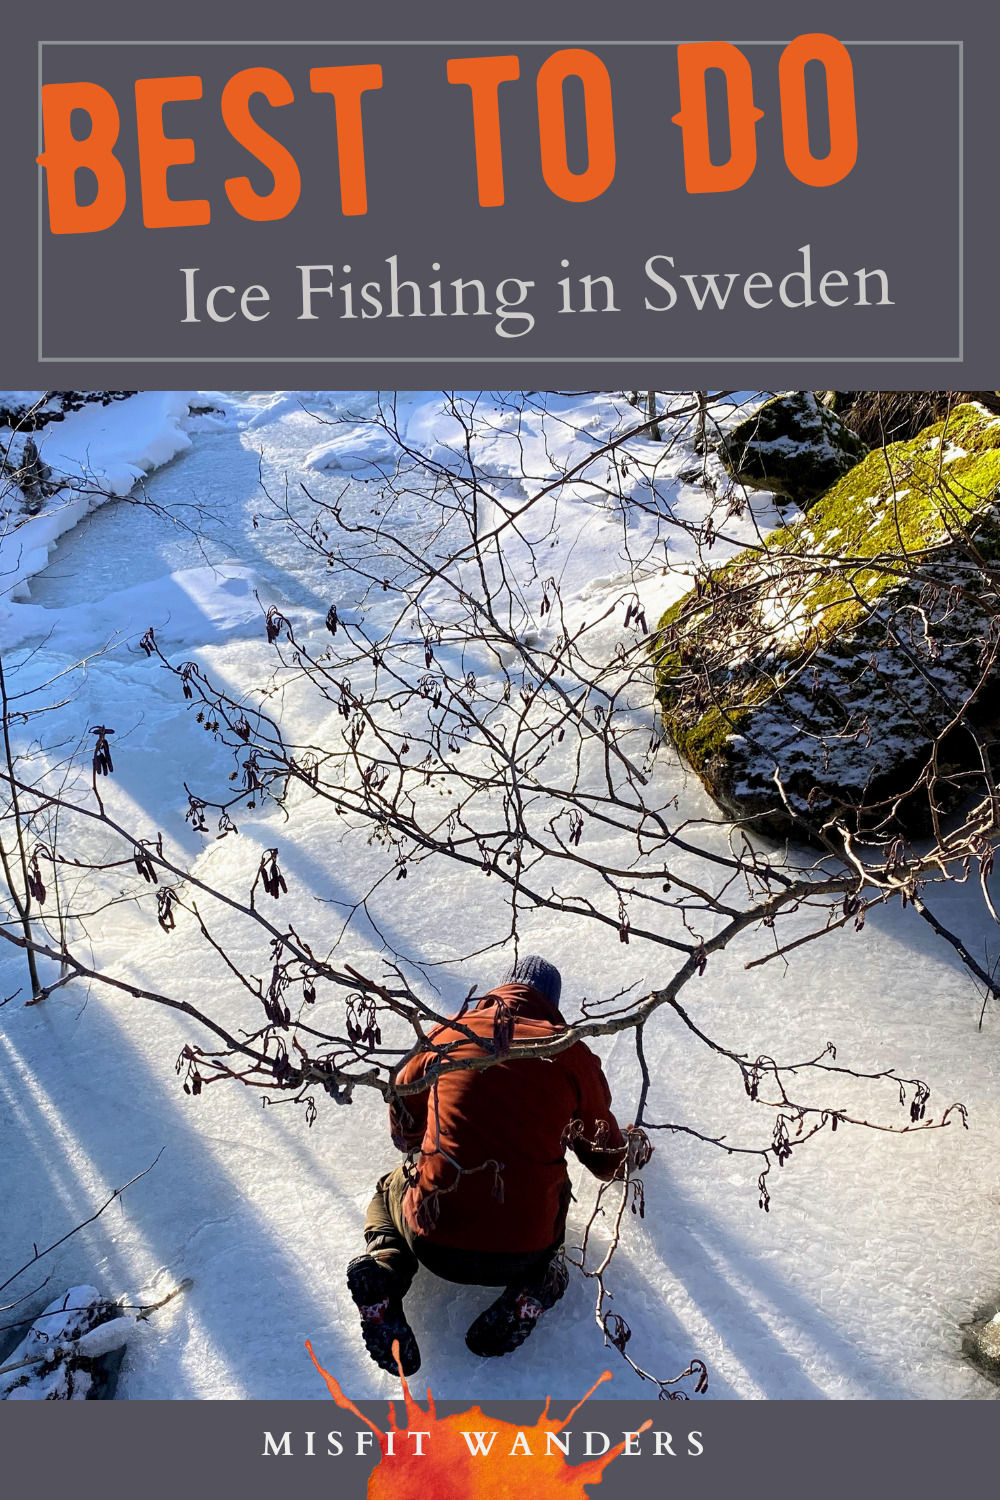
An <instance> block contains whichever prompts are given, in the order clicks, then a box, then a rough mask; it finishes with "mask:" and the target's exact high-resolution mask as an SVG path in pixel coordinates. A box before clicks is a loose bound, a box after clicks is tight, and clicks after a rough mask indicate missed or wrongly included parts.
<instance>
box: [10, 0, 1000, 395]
mask: <svg viewBox="0 0 1000 1500" xmlns="http://www.w3.org/2000/svg"><path fill="white" fill-rule="evenodd" d="M79 17H80V12H79V9H78V8H76V7H71V6H69V5H67V4H65V3H63V0H54V3H53V4H52V5H49V6H47V7H45V9H44V10H42V11H38V12H35V13H33V14H30V15H29V14H28V13H27V12H26V13H24V14H23V15H20V16H12V17H10V18H9V31H10V32H11V33H12V34H11V35H9V36H8V47H7V56H8V64H9V68H10V75H9V76H10V78H11V87H10V90H9V92H8V96H7V98H6V100H5V103H4V108H5V109H7V110H8V111H13V112H14V113H13V114H12V115H11V117H10V118H9V119H8V126H7V131H6V139H7V143H8V150H7V162H8V168H9V171H10V173H11V176H12V178H13V180H14V181H15V182H16V184H17V187H16V194H15V197H16V201H17V202H18V203H19V204H21V205H24V206H25V208H24V212H23V219H24V226H23V229H22V230H21V232H20V233H19V234H18V235H17V236H16V237H12V236H8V237H7V256H8V262H9V273H8V274H9V277H10V278H11V279H13V280H14V281H15V282H16V283H17V284H18V285H19V286H21V287H22V288H23V290H24V296H23V297H22V298H20V299H18V300H17V305H16V307H15V309H14V317H13V319H12V321H11V327H10V328H9V330H8V338H7V340H6V341H5V348H4V350H3V360H4V363H5V372H4V378H5V381H6V382H7V383H10V384H16V385H32V384H37V385H39V386H58V385H60V384H73V385H75V386H80V385H90V386H104V385H112V386H124V385H131V384H137V385H145V386H149V385H153V384H160V385H206V384H211V385H224V384H234V383H235V384H238V385H244V386H245V385H248V384H258V383H260V384H267V385H271V384H285V385H287V386H289V387H291V388H295V387H296V386H298V385H304V384H306V383H309V382H312V383H315V380H316V377H317V376H318V375H319V374H320V372H321V371H323V372H326V378H327V380H328V383H329V384H331V385H348V384H349V385H351V386H356V385H361V384H372V385H381V386H391V385H394V386H418V385H423V384H432V385H440V384H450V385H455V384H468V385H475V386H485V385H500V386H505V387H515V386H523V387H531V386H537V385H540V384H542V385H546V386H552V385H570V386H573V387H607V386H618V385H622V386H629V385H642V384H643V383H644V382H645V383H647V384H648V383H649V380H650V378H651V377H653V376H655V377H656V378H655V381H654V383H658V384H660V385H670V384H673V383H677V382H680V381H681V377H682V376H683V377H684V379H683V382H682V383H683V384H685V385H687V384H697V383H698V382H699V381H702V382H704V383H705V384H706V385H709V386H712V387H719V386H721V385H729V386H732V385H739V386H750V385H754V384H762V385H774V384H776V383H778V384H781V385H782V386H794V385H797V384H801V385H803V386H809V385H816V384H836V385H839V386H842V387H843V386H850V385H852V384H853V385H857V384H864V385H866V386H872V385H882V386H896V387H899V386H911V387H913V386H916V387H929V386H935V385H936V386H943V387H946V388H957V387H961V386H968V387H971V388H976V387H979V386H991V385H993V384H995V383H996V381H995V378H994V377H995V375H996V373H997V360H996V356H995V354H994V351H993V344H994V339H993V329H994V328H995V326H996V314H997V290H996V283H995V278H994V277H993V274H992V265H991V261H992V251H991V245H992V243H993V240H994V237H995V219H996V206H995V195H991V194H989V193H986V192H984V191H983V190H982V184H983V183H984V182H985V181H986V180H987V179H988V172H989V168H988V164H987V154H988V152H990V149H991V145H990V143H991V141H992V136H993V130H992V124H991V122H990V121H989V119H988V114H987V111H988V107H989V100H990V98H991V93H990V91H991V88H992V84H991V83H990V82H989V81H988V77H987V70H988V68H989V61H990V58H991V57H992V56H993V52H994V49H995V42H996V38H997V33H998V32H1000V20H998V19H997V17H996V16H995V15H994V14H992V13H990V12H987V11H985V10H984V9H983V7H981V6H974V5H972V4H971V3H968V0H956V3H955V4H953V5H952V6H950V7H948V9H947V12H945V13H942V11H941V8H940V7H938V6H934V7H932V6H930V5H924V4H921V3H912V4H907V5H902V4H897V5H882V6H879V7H878V9H877V10H875V9H874V8H873V7H871V6H870V5H860V4H852V3H845V4H843V5H840V6H838V7H837V8H836V11H835V13H833V14H831V13H830V11H829V8H828V7H825V6H819V5H813V4H810V3H799V4H794V5H785V4H772V5H766V6H764V7H759V8H757V9H756V10H755V11H753V12H752V15H751V16H750V17H749V18H748V15H747V12H746V9H745V7H741V6H736V5H734V4H728V3H720V4H718V5H716V6H714V7H713V10H712V13H711V28H710V31H709V32H708V33H706V30H705V28H706V25H707V24H708V23H707V21H706V18H705V15H704V13H703V12H702V13H699V14H698V16H697V17H696V18H695V19H694V21H693V22H692V21H691V20H686V21H685V20H681V19H680V18H679V17H678V16H677V14H676V13H675V12H671V11H664V10H663V8H662V6H649V5H644V4H642V3H640V4H637V5H634V6H631V7H629V9H628V11H627V13H616V14H615V15H614V16H613V17H612V16H611V15H610V13H609V12H608V11H607V8H606V7H604V6H599V5H594V4H588V3H582V4H576V5H572V6H570V5H564V4H556V5H550V6H548V7H546V8H545V10H544V11H542V12H540V11H539V9H538V7H532V6H527V5H523V4H510V5H505V6H504V7H502V8H501V9H499V10H498V9H497V8H495V7H492V6H488V5H485V4H479V5H476V6H475V7H471V8H470V7H469V6H467V5H466V6H457V5H449V4H443V3H437V4H434V5H432V6H424V7H421V10H420V20H419V25H417V24H415V22H414V19H413V17H414V12H413V10H412V7H404V6H400V5H396V4H388V5H386V6H384V7H381V8H380V10H379V14H378V24H377V25H375V24H374V23H373V19H372V13H371V12H370V11H369V12H358V11H357V10H356V8H353V7H347V6H345V5H338V4H333V5H329V4H325V5H319V4H312V3H305V0H299V3H291V4H288V5H286V6H284V7H282V9H281V11H280V14H278V13H275V11H274V9H273V7H270V6H267V7H265V6H263V5H259V4H257V3H246V4H242V5H240V6H236V5H216V6H214V7H212V9H211V11H210V13H208V15H206V13H205V10H204V7H198V6H194V5H190V4H185V3H181V4H178V5H176V6H174V7H172V8H171V10H170V12H169V13H164V12H154V11H144V12H142V13H141V14H140V15H139V16H138V17H137V15H136V12H135V9H134V7H124V6H121V5H118V4H115V3H110V0H105V3H104V4H101V5H99V6H97V7H96V8H95V9H90V10H88V12H87V26H86V28H83V27H82V26H81V22H80V19H79ZM830 30H833V31H835V34H836V36H837V38H838V39H839V40H840V41H842V42H843V43H844V44H845V45H846V47H847V50H848V53H849V55H850V59H851V64H852V68H853V76H854V90H855V100H856V115H857V133H858V154H857V163H856V165H855V166H854V168H853V169H852V170H851V171H850V172H849V173H848V175H847V176H846V177H845V178H844V179H843V180H841V181H839V182H837V183H835V184H833V185H831V186H814V185H810V184H809V183H806V182H802V181H800V180H798V179H797V178H796V177H795V176H793V174H792V172H791V171H790V170H789V167H788V165H787V164H786V159H785V150H784V145H783V120H782V102H781V99H780V97H779V71H778V70H779V59H780V57H781V55H782V52H783V50H784V46H785V44H787V43H788V42H789V41H791V39H792V38H794V37H796V36H800V35H802V34H804V33H808V32H810V31H830ZM84 32H86V34H84ZM144 33H145V37H146V39H145V40H142V37H143V34H144ZM707 38H711V39H716V40H726V41H729V42H731V43H732V44H734V45H735V46H736V47H738V48H739V50H740V52H741V53H742V55H743V56H744V57H745V58H746V60H747V63H748V65H749V68H750V70H751V72H752V80H753V102H754V105H755V106H756V108H757V109H758V110H761V111H763V118H762V119H760V120H759V121H758V122H757V124H756V131H755V133H756V150H757V158H756V167H755V169H754V171H753V173H752V175H751V176H750V177H749V179H748V180H747V181H746V183H745V184H744V185H743V186H741V187H738V188H736V189H735V190H733V191H724V192H700V193H691V192H689V191H688V190H687V187H686V178H685V159H684V148H683V143H682V132H681V130H680V129H679V128H678V126H677V125H676V124H674V123H673V116H674V115H675V114H677V113H678V111H679V109H680V96H679V85H678V61H677V47H678V44H679V43H682V42H687V41H699V40H705V39H707ZM567 48H581V49H584V50H586V51H587V52H588V53H592V54H593V55H594V56H595V57H596V58H597V59H599V61H600V63H601V64H603V66H604V68H606V70H607V74H608V77H609V79H610V85H611V94H612V99H613V109H614V138H615V148H616V150H615V157H616V160H615V172H614V178H613V180H612V181H611V183H610V185H609V186H608V187H607V188H606V189H605V190H604V191H603V192H601V193H600V195H599V196H597V197H595V198H593V199H592V200H591V201H587V202H568V201H565V199H564V198H562V197H560V196H558V195H557V193H555V192H554V191H552V189H551V188H550V187H549V186H548V185H547V184H546V181H545V180H544V176H543V164H542V159H541V148H540V126H539V106H538V99H537V90H536V79H537V76H538V73H539V70H540V69H541V68H542V65H543V64H544V63H545V62H546V60H547V59H549V58H550V57H552V55H553V54H554V53H556V52H559V51H561V50H563V49H567ZM496 55H503V56H511V57H516V58H517V60H518V70H519V76H518V78H517V79H516V80H509V81H505V82H503V83H501V84H500V85H499V94H498V99H499V127H500V139H501V142H502V164H503V183H504V201H503V203H502V204H499V205H493V206H488V207H483V206H481V204H480V202H479V191H478V186H477V184H478V178H477V157H476V151H475V145H474V132H473V108H472V93H471V90H470V88H469V87H468V86H466V85H464V84H454V83H449V81H448V77H447V71H448V69H447V65H448V62H449V60H451V59H455V58H469V57H478V56H496ZM365 65H368V66H370V65H377V66H378V67H380V68H381V70H382V84H381V87H379V88H371V89H369V91H368V92H366V93H365V94H364V95H363V98H362V107H361V115H362V120H363V132H364V161H365V180H366V188H367V211H366V212H365V213H363V214H357V213H354V214H345V213H344V211H343V208H342V194H341V188H342V184H341V174H340V171H339V167H338V160H339V157H338V133H337V127H336V123H335V108H336V106H335V101H334V99H333V98H332V97H331V95H330V94H329V93H326V92H322V91H317V90H316V89H315V88H313V87H311V86H310V80H311V77H312V75H313V70H316V69H327V68H338V67H345V66H347V67H354V66H365ZM250 68H267V69H270V70H272V71H273V72H274V73H276V74H279V75H280V76H281V78H283V79H284V80H285V81H286V83H287V86H288V89H289V91H290V93H291V95H292V96H293V98H292V99H291V101H290V102H288V103H286V104H283V105H277V106H273V107H272V106H271V105H270V104H268V103H267V102H266V101H265V100H264V99H263V98H262V97H261V96H260V95H259V94H258V95H257V96H256V98H255V101H254V102H253V104H252V113H253V116H254V118H255V120H256V121H257V122H258V123H259V125H260V126H261V127H262V128H263V129H265V130H267V131H268V132H269V133H270V134H271V135H273V137H274V138H275V139H276V140H278V141H280V143H281V145H282V146H283V147H284V148H285V149H286V150H287V152H289V153H290V154H291V157H292V159H293V160H294V162H295V164H296V168H297V170H298V174H299V177H300V183H301V186H300V192H299V196H298V201H297V202H296V204H295V206H294V208H292V210H291V211H290V212H289V213H288V214H287V215H286V216H285V217H283V218H280V219H275V220H271V221H267V222H254V221H252V220H250V219H248V218H245V217H242V216H241V215H240V214H239V213H238V212H237V210H236V208H235V207H234V205H233V203H232V202H231V201H230V195H229V194H228V193H227V191H226V187H225V184H226V182H227V181H230V182H231V181H232V180H233V179H235V178H238V177H244V176H245V177H246V178H247V179H248V181H249V185H250V187H251V188H252V190H253V191H254V192H255V193H257V194H258V195H261V196H263V195H266V194H268V193H269V192H270V191H271V188H272V186H273V183H274V178H273V176H272V174H271V173H270V171H269V170H268V169H267V168H266V167H265V166H264V165H263V164H262V163H261V162H260V161H259V160H257V159H256V158H255V156H253V155H252V154H251V153H250V151H248V150H247V149H246V148H245V147H244V146H242V145H240V144H239V143H238V142H237V141H236V140H235V139H234V138H233V136H232V134H231V133H230V132H229V130H227V128H226V124H225V123H224V121H223V116H222V109H221V100H222V95H223V90H224V88H225V86H226V84H227V82H228V81H229V80H230V79H231V78H233V77H234V75H236V74H238V73H240V72H242V71H244V70H246V69H250ZM805 76H806V88H807V97H808V109H809V140H810V144H811V148H812V150H813V152H814V153H815V154H816V155H818V156H822V155H823V153H824V152H825V150H826V147H827V144H828V137H829V127H828V123H827V111H826V97H825V89H824V86H823V79H824V74H823V69H822V66H821V65H820V64H819V63H810V64H809V65H808V67H807V69H806V75H805ZM189 77H197V78H199V79H200V80H201V97H200V98H189V99H185V100H177V101H175V102H169V103H167V104H166V105H165V106H164V107H163V114H162V119H163V130H164V132H165V134H166V136H167V137H169V138H175V139H180V140H182V141H184V140H188V141H191V142H193V152H194V159H193V160H191V161H181V162H180V163H179V164H176V165H172V166H169V167H168V168H167V171H166V191H167V193H168V194H169V196H170V198H172V199H173V200H175V201H176V200H181V201H187V200H195V201H197V202H199V203H203V204H205V205H207V208H206V210H205V212H206V213H207V215H208V222H206V223H202V224H197V225H181V226H171V227H147V226H146V224H145V223H144V199H143V195H142V192H141V191H140V161H139V151H138V145H137V119H136V115H137V110H136V94H135V83H136V80H139V79H151V78H189ZM81 80H85V81H87V82H90V83H92V84H96V85H98V86H99V87H100V88H102V89H104V90H106V91H107V93H108V94H109V95H110V96H111V97H112V98H113V99H114V101H115V104H116V106H117V109H118V113H119V116H120V134H119V138H118V142H117V144H116V146H115V155H116V156H117V158H118V160H119V161H120V163H121V166H122V168H123V170H124V178H125V183H126V186H127V198H126V203H125V208H124V211H123V212H122V213H121V216H120V217H119V218H118V220H117V222H115V223H114V224H113V225H111V226H110V227H109V228H107V229H103V230H101V231H99V232H96V233H62V234H58V233H57V234H53V233H52V232H51V229H50V227H49V205H48V193H47V189H46V185H45V182H44V176H45V174H44V173H43V172H42V170H41V169H40V168H38V167H36V166H35V164H34V156H35V154H36V151H37V150H38V149H39V147H38V146H37V144H36V141H35V134H36V130H37V129H39V128H40V124H39V119H38V116H39V110H38V98H37V95H38V85H39V82H40V81H41V82H43V83H45V84H68V83H76V82H80V81H81ZM706 96H707V105H708V121H709V131H710V141H711V152H712V156H711V159H712V162H713V163H715V164H716V165H718V164H720V163H722V162H724V161H725V159H726V156H727V154H728V151H729V136H728V129H727V125H726V120H727V110H726V90H725V86H724V83H723V77H722V74H721V73H719V72H717V71H714V72H713V71H710V72H709V73H708V75H707V86H706ZM563 98H564V102H565V139H566V162H567V166H568V168H569V170H570V171H571V172H573V173H577V174H579V173H581V172H583V171H584V170H585V169H586V168H587V166H588V144H587V132H586V125H585V114H584V91H583V86H582V84H581V83H580V82H579V80H576V79H572V78H571V79H570V80H569V81H568V83H567V84H566V86H565V89H564V91H563ZM81 118H82V120H83V124H82V125H81V126H80V127H77V126H76V124H74V130H75V133H76V134H79V135H82V134H84V133H85V130H86V128H87V126H86V122H85V117H81ZM87 179H88V174H87V173H86V172H78V173H77V193H78V196H79V200H80V201H81V202H86V201H87V194H88V193H92V190H93V182H92V180H91V185H90V187H88V186H87ZM28 205H30V210H29V208H28ZM36 220H37V223H36V222H35V221H36ZM35 236H37V239H35ZM33 239H34V240H35V242H34V243H32V240H33ZM303 267H313V268H315V269H312V270H305V271H304V270H303V269H302V268H303ZM878 273H881V274H878ZM713 277H714V282H713V281H710V280H709V278H713ZM602 278H604V279H602ZM456 282H459V283H462V284H463V285H462V286H461V287H460V288H456V287H455V285H454V284H455V283H456ZM404 283H407V284H408V285H404ZM409 283H412V285H409ZM480 286H481V288H482V293H481V295H480ZM215 288H219V290H218V291H217V292H216V293H215V297H214V299H213V300H212V302H211V306H209V299H210V296H211V293H212V292H213V289H215ZM307 288H316V290H315V291H311V290H308V289H307ZM230 289H231V290H230ZM720 304H722V305H720ZM835 304H836V305H835ZM569 309H572V311H570V310H569ZM213 314H214V315H213ZM303 314H307V316H303ZM29 376H30V378H29Z"/></svg>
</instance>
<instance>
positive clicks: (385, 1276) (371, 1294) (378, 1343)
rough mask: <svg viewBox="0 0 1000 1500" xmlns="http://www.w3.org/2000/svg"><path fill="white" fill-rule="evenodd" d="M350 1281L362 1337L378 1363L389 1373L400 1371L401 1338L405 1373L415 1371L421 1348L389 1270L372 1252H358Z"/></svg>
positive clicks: (349, 1287)
mask: <svg viewBox="0 0 1000 1500" xmlns="http://www.w3.org/2000/svg"><path fill="white" fill-rule="evenodd" d="M347 1285H348V1289H349V1290H350V1293H351V1296H352V1297H353V1298H354V1301H355V1302H356V1303H357V1307H358V1311H359V1312H360V1314H361V1337H362V1338H363V1339H364V1341H365V1348H366V1349H367V1350H368V1353H369V1354H370V1355H371V1357H372V1359H373V1360H374V1361H375V1363H376V1364H377V1365H378V1366H379V1368H380V1369H383V1370H388V1372H389V1374H390V1375H398V1373H399V1371H398V1369H397V1366H396V1361H395V1359H394V1358H393V1354H392V1346H393V1343H394V1341H395V1340H397V1339H398V1340H399V1363H400V1364H401V1365H402V1367H403V1374H404V1375H413V1374H415V1372H416V1371H417V1370H419V1369H420V1350H419V1349H418V1348H417V1341H416V1339H415V1338H414V1336H413V1329H412V1328H411V1327H410V1325H409V1323H408V1322H407V1321H406V1314H405V1313H404V1312H403V1299H402V1298H401V1297H400V1296H399V1294H398V1292H397V1291H396V1284H395V1281H394V1279H393V1277H392V1275H391V1274H390V1272H388V1271H387V1270H386V1269H385V1267H384V1266H380V1265H379V1263H378V1261H377V1260H375V1258H374V1257H373V1256H371V1255H359V1256H358V1257H357V1259H356V1260H352V1261H351V1263H350V1265H349V1266H348V1267H347Z"/></svg>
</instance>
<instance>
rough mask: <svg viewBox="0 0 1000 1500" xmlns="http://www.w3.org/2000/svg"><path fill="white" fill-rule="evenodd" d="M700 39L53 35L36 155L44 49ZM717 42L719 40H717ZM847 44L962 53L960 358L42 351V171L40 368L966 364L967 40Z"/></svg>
mask: <svg viewBox="0 0 1000 1500" xmlns="http://www.w3.org/2000/svg"><path fill="white" fill-rule="evenodd" d="M692 40H694V39H693V38H691V37H685V38H681V39H679V40H677V39H675V40H672V41H671V40H669V39H667V38H658V39H655V40H653V39H644V40H642V41H636V40H635V39H629V38H624V37H619V38H616V39H614V40H611V41H601V40H597V41H584V40H576V41H573V42H567V41H566V40H562V41H541V40H532V41H523V40H521V41H518V40H514V41H512V40H510V39H509V38H504V39H499V40H497V39H483V38H477V39H473V40H462V39H461V38H448V37H431V38H419V39H417V38H414V39H411V40H408V41H401V40H386V39H385V38H380V39H377V40H368V41H364V40H352V41H343V40H336V39H327V40H325V41H321V40H315V39H314V40H309V39H298V38H290V37H284V38H281V39H280V40H277V41H267V40H264V39H255V40H252V41H248V40H241V39H239V38H232V37H230V38H214V39H211V40H207V39H200V40H190V39H184V40H175V39H164V40H145V41H129V40H126V39H121V38H119V39H114V40H112V39H106V40H102V39H100V38H86V39H81V40H69V39H67V40H55V39H53V38H49V39H48V40H47V41H43V40H41V39H40V40H39V42H38V155H39V156H41V155H42V153H43V151H44V149H45V143H44V138H43V132H42V73H43V48H45V47H46V46H49V47H373V46H380V47H566V46H575V47H640V46H645V47H678V46H681V45H684V44H687V43H690V42H692ZM714 40H718V38H714ZM788 44H789V43H788V41H765V40H761V39H760V38H755V39H754V40H752V41H737V42H733V43H731V45H732V46H735V47H787V46H788ZM843 45H844V46H845V47H957V48H958V353H957V354H946V355H932V354H926V355H923V354H918V355H874V354H863V355H851V354H831V355H814V354H777V355H754V354H737V355H724V354H711V355H694V354H680V355H659V354H640V355H616V354H601V355H562V354H529V355H479V354H429V355H425V354H401V355H393V354H375V355H371V354H291V355H278V354H251V355H243V356H239V355H233V354H194V355H188V354H166V355H154V354H137V355H129V354H109V355H87V354H66V355H56V354H44V353H43V352H42V317H43V314H42V309H43V284H42V278H43V271H42V235H43V210H42V198H43V193H42V173H43V170H44V168H42V167H41V166H39V168H38V178H37V182H38V363H39V364H43V365H44V364H108V365H114V364H135V365H143V364H157V365H174V364H192V365H204V364H232V365H236V364H251V365H259V364H268V365H272V364H282V365H290V364H309V365H311V364H341V365H365V364H372V365H381V364H401V365H414V364H429V365H431V364H433V365H437V364H461V365H465V364H472V365H482V364H493V365H520V364H528V365H534V364H549V365H552V364H566V365H606V364H613V365H620V364H626V365H648V364H656V365H671V364H678V365H686V364H695V365H698V364H705V365H716V364H732V365H741V364H767V365H779V364H830V365H836V364H859V365H866V364H914V365H921V364H963V363H964V361H965V43H964V41H962V40H944V39H941V40H934V39H931V38H920V39H907V40H900V39H891V38H889V39H882V40H874V39H866V40H863V41H846V42H844V43H843Z"/></svg>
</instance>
